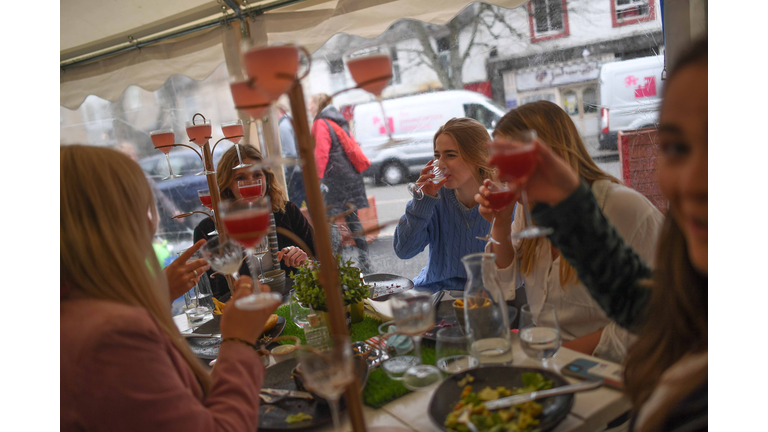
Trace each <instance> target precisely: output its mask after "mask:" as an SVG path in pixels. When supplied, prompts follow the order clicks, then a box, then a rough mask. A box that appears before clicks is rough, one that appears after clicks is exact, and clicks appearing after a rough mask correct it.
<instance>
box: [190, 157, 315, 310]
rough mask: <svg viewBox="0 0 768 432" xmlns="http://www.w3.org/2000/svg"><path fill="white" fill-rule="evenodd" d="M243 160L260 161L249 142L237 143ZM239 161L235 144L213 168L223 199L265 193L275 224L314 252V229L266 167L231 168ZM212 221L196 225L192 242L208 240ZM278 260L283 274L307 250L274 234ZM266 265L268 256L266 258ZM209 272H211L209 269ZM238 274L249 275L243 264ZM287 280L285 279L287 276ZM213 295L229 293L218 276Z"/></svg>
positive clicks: (221, 296) (303, 257)
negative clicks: (280, 262)
mask: <svg viewBox="0 0 768 432" xmlns="http://www.w3.org/2000/svg"><path fill="white" fill-rule="evenodd" d="M240 156H241V158H242V163H243V164H245V165H253V164H256V163H258V162H260V161H261V160H262V156H261V152H259V151H258V150H257V149H256V148H255V147H253V146H251V145H247V144H246V145H244V144H241V145H240ZM239 163H240V160H239V159H238V154H237V151H236V149H235V147H232V148H230V149H229V150H227V151H226V153H224V155H223V156H222V157H221V160H220V161H219V164H218V166H217V167H216V173H217V176H216V180H217V183H218V186H219V191H220V194H221V199H222V200H245V201H255V200H258V198H260V197H262V196H268V197H269V198H270V201H271V207H272V215H273V216H274V218H275V225H276V226H278V227H281V228H284V229H286V230H288V231H291V232H292V233H294V234H296V236H298V237H299V238H300V239H301V240H302V241H303V242H304V243H306V245H307V246H308V247H309V248H311V250H310V251H309V252H311V253H314V250H313V249H312V248H314V230H313V229H312V226H311V225H310V224H309V221H307V218H305V217H304V215H303V214H302V213H301V210H300V209H299V208H298V207H297V206H296V205H295V204H294V203H292V202H290V201H288V198H287V197H286V194H285V191H283V189H282V188H281V187H280V185H279V183H278V182H277V178H276V177H275V175H274V174H273V173H272V171H271V170H270V169H268V168H264V169H252V167H250V166H247V167H245V168H238V169H235V170H233V169H232V168H234V167H235V166H236V165H238V164H239ZM213 229H214V223H213V221H212V220H211V219H204V220H203V221H202V222H200V224H199V225H198V226H197V227H196V228H195V241H198V240H200V239H206V240H207V239H208V238H209V236H208V233H210V232H211V231H213ZM277 244H278V251H277V260H278V261H282V263H283V266H282V269H283V270H285V272H286V274H290V272H291V271H295V270H296V268H297V267H299V266H301V264H303V263H304V261H306V259H307V252H306V251H304V250H302V249H301V248H300V247H299V246H298V245H297V244H296V243H295V242H294V241H293V240H291V239H289V238H288V237H286V236H283V235H282V234H280V233H278V234H277ZM264 262H265V264H267V263H269V262H271V259H265V260H264ZM209 273H211V272H209ZM240 274H241V275H250V274H251V272H250V269H249V268H248V266H247V264H246V263H243V265H242V267H241V269H240ZM286 280H288V279H286ZM211 282H212V290H213V295H214V296H215V297H217V298H219V299H226V298H228V296H229V288H228V285H227V282H226V280H225V279H224V277H223V276H221V275H216V276H214V278H213V279H212V281H211Z"/></svg>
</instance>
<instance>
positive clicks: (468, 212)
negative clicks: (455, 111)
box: [394, 118, 494, 292]
mask: <svg viewBox="0 0 768 432" xmlns="http://www.w3.org/2000/svg"><path fill="white" fill-rule="evenodd" d="M489 139H490V136H489V135H488V130H487V129H486V128H485V126H483V125H482V124H481V123H480V122H478V121H477V120H474V119H471V118H452V119H450V120H448V122H446V123H445V124H444V125H443V126H441V127H440V129H438V130H437V133H435V137H434V140H433V147H434V151H435V159H437V160H438V161H439V164H440V166H441V168H443V170H444V171H445V179H443V180H442V181H440V182H439V183H436V184H435V183H432V182H431V181H429V180H430V179H431V178H432V177H434V175H432V174H431V171H432V165H433V162H432V161H430V162H429V163H427V165H426V166H425V167H424V168H423V169H422V170H421V177H419V180H418V181H417V182H416V183H417V184H418V185H421V186H422V189H421V191H422V192H424V198H422V199H420V200H417V199H413V200H411V201H410V202H409V203H408V204H407V205H406V207H405V214H404V215H403V216H402V217H401V218H400V223H399V224H398V225H397V228H396V229H395V237H394V247H395V253H396V254H397V256H398V257H400V258H401V259H409V258H413V257H414V256H416V255H418V254H419V253H421V251H423V250H424V248H425V247H427V246H429V259H428V261H427V266H426V267H424V268H423V269H422V270H421V273H419V275H418V276H416V278H414V279H413V283H414V284H415V285H416V286H419V287H424V288H428V289H430V290H432V291H433V292H436V291H439V290H453V291H463V290H464V285H465V284H466V282H467V274H466V271H465V270H464V266H463V265H461V257H463V256H464V255H468V254H471V253H477V252H483V250H484V243H483V242H482V241H480V240H478V239H477V237H483V236H485V235H486V234H487V233H488V230H489V228H490V223H488V222H487V221H485V220H484V219H483V218H482V216H480V214H479V213H478V208H477V203H476V202H475V201H474V195H475V193H476V192H477V188H479V187H480V185H481V184H482V183H483V181H484V180H486V179H493V178H494V170H493V169H492V168H491V167H490V166H489V165H488V156H489V151H488V140H489Z"/></svg>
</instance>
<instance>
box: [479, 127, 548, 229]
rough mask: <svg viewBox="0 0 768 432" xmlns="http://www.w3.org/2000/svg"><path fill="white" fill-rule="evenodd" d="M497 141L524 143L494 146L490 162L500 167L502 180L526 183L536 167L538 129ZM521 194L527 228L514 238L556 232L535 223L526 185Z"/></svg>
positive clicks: (521, 132)
mask: <svg viewBox="0 0 768 432" xmlns="http://www.w3.org/2000/svg"><path fill="white" fill-rule="evenodd" d="M497 141H507V142H513V143H518V144H522V145H518V146H515V147H514V148H509V147H506V148H504V149H499V148H498V147H496V146H493V147H492V148H493V149H494V150H493V152H492V154H491V159H490V160H489V162H490V164H491V165H494V166H496V167H498V169H499V178H500V179H501V180H502V181H516V182H519V183H525V181H526V180H528V177H530V175H531V174H532V173H533V171H534V169H535V168H536V145H535V143H534V142H535V141H536V131H534V130H527V131H520V132H517V133H515V134H513V135H512V136H511V137H507V138H504V139H501V140H499V139H498V138H497ZM520 196H521V197H522V198H523V211H524V213H525V228H523V229H522V230H521V231H520V232H518V233H515V234H512V238H514V239H526V238H536V237H545V236H548V235H550V234H552V233H553V232H554V230H553V229H552V228H546V227H538V226H535V225H533V221H532V219H531V212H530V210H529V207H528V194H527V193H526V192H525V186H524V185H523V187H522V188H521V190H520Z"/></svg>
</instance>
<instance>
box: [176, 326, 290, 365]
mask: <svg viewBox="0 0 768 432" xmlns="http://www.w3.org/2000/svg"><path fill="white" fill-rule="evenodd" d="M220 319H221V318H220V316H215V317H214V319H213V320H211V321H208V322H207V323H205V324H203V325H201V326H200V327H198V328H197V329H195V331H193V332H192V333H198V334H218V333H221V329H220V326H219V320H220ZM283 328H285V318H283V317H278V319H277V324H275V326H274V327H272V328H271V329H269V330H268V331H266V332H264V333H263V334H262V335H261V337H260V338H259V341H258V342H256V344H257V345H259V346H265V347H266V346H269V342H267V343H266V344H265V343H264V342H266V339H264V338H265V337H269V338H272V339H274V338H276V337H278V336H280V333H282V332H283ZM187 343H188V344H189V347H190V348H192V352H193V353H194V354H195V355H196V356H197V357H198V358H201V359H205V360H213V359H215V358H216V357H218V356H219V346H220V345H221V338H187Z"/></svg>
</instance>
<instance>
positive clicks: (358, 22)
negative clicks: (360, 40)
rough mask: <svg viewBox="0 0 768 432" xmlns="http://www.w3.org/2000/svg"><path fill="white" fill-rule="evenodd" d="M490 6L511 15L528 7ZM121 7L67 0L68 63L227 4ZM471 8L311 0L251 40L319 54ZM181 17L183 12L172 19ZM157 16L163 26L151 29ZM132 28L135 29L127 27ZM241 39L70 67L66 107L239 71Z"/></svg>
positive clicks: (64, 36)
mask: <svg viewBox="0 0 768 432" xmlns="http://www.w3.org/2000/svg"><path fill="white" fill-rule="evenodd" d="M486 2H487V3H492V4H495V5H498V6H503V7H507V8H512V7H517V6H519V5H521V4H523V3H524V2H525V0H487V1H486ZM122 3H123V4H122V5H121V6H120V7H119V8H118V7H116V6H115V5H116V4H115V3H114V2H102V1H96V0H62V4H61V6H62V8H61V10H62V12H61V17H62V18H61V41H62V42H61V53H62V58H64V57H66V56H67V54H69V55H71V54H73V53H76V54H78V55H83V54H85V52H83V50H84V49H86V48H89V47H90V48H91V49H92V50H98V49H105V48H107V47H108V46H105V44H106V43H108V42H109V41H110V40H117V39H115V38H118V39H119V38H121V37H127V36H124V35H131V36H133V37H134V38H136V39H140V38H141V37H142V35H145V36H149V34H147V32H148V31H149V30H157V31H167V30H169V29H170V28H171V26H175V27H178V26H180V25H181V21H183V20H184V19H189V20H191V21H189V22H187V23H186V24H189V23H191V22H198V21H200V20H201V16H203V15H205V13H207V11H211V10H214V9H215V8H216V7H217V8H218V10H219V11H221V4H219V3H216V2H210V1H201V0H194V1H192V0H163V1H160V2H159V1H156V0H130V1H127V2H122ZM269 3H271V2H260V3H259V5H260V6H263V5H267V4H269ZM241 4H242V2H241ZM249 4H254V3H252V2H251V3H249ZM467 4H469V2H468V1H467V0H338V1H336V0H332V1H328V0H308V1H305V2H300V3H297V4H293V5H290V6H286V7H283V8H280V9H277V10H274V11H270V12H267V13H265V14H263V15H260V16H259V17H258V18H257V19H256V20H255V22H253V23H251V34H252V38H253V39H256V40H259V41H264V42H268V43H279V42H293V43H297V44H300V45H303V46H305V47H306V48H307V49H308V50H309V51H310V52H314V51H315V50H316V49H317V48H319V47H320V46H322V44H323V43H324V42H325V41H327V40H328V39H329V38H330V37H331V36H333V35H334V34H336V33H341V32H343V33H348V34H352V35H357V36H363V37H368V38H370V37H375V36H378V35H379V34H381V33H382V32H384V31H385V30H386V29H387V28H388V27H389V26H390V25H391V24H392V23H393V22H395V21H396V20H398V19H401V18H412V19H417V20H420V21H424V22H427V23H431V24H444V23H446V22H448V21H449V20H450V19H451V18H453V17H454V16H455V15H456V14H457V13H458V12H459V11H460V10H461V9H462V8H464V7H465V6H466V5H467ZM175 10H176V11H178V10H181V11H182V12H178V13H173V12H174V11H175ZM134 12H135V13H134ZM218 15H219V16H223V15H222V14H221V13H219V14H218ZM106 17H109V19H107V18H106ZM152 17H157V18H160V20H159V21H157V22H147V21H148V20H149V19H151V18H152ZM213 17H215V15H213V16H209V19H210V18H213ZM94 23H95V24H94ZM106 24H109V25H106ZM132 25H136V27H135V28H133V29H131V28H129V27H130V26H132ZM236 32H238V30H237V29H236V26H232V25H230V26H219V27H216V28H213V29H211V30H207V31H201V32H198V33H194V34H191V35H189V36H187V37H184V38H177V39H173V40H169V41H167V42H164V43H160V44H156V45H151V46H147V47H144V48H142V49H141V50H131V51H128V52H125V53H123V54H118V55H115V56H113V57H109V58H106V59H103V60H100V61H97V62H93V63H89V64H84V65H82V66H71V67H66V68H64V69H63V70H62V72H61V76H60V103H61V105H62V106H64V107H66V108H69V109H76V108H77V107H79V106H80V104H81V103H82V102H83V101H84V100H85V98H86V97H87V96H88V95H91V94H93V95H97V96H99V97H101V98H104V99H107V100H110V101H115V100H117V99H118V98H119V97H120V95H121V94H122V93H123V91H125V89H126V88H127V87H128V86H129V85H138V86H140V87H141V88H143V89H145V90H149V91H154V90H156V89H158V88H160V87H161V86H162V85H163V83H164V82H165V81H166V80H167V79H168V78H169V77H170V76H171V75H173V74H183V75H186V76H189V77H191V78H195V79H204V78H205V77H207V76H208V75H210V74H211V73H212V72H213V70H214V69H215V68H216V67H217V66H218V65H220V64H221V63H222V62H224V61H225V60H227V62H228V65H229V66H230V67H231V66H233V65H234V64H237V62H236V61H234V62H233V59H232V56H233V55H234V53H236V52H237V40H238V38H237V37H236ZM153 34H155V33H153ZM137 35H138V36H137ZM110 46H113V45H110ZM225 52H226V53H227V56H226V57H225Z"/></svg>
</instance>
